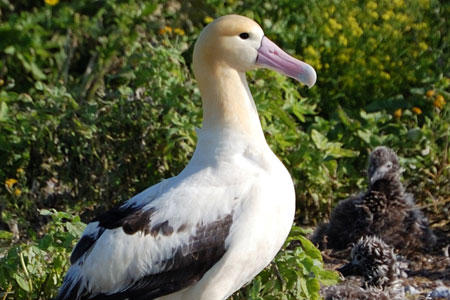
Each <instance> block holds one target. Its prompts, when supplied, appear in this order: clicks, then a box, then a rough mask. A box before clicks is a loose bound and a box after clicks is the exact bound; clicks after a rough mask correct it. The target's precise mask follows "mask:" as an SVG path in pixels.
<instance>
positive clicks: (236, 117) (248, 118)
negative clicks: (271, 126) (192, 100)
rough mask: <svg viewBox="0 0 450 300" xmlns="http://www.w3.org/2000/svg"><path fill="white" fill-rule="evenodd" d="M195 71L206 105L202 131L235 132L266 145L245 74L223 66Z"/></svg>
mask: <svg viewBox="0 0 450 300" xmlns="http://www.w3.org/2000/svg"><path fill="white" fill-rule="evenodd" d="M194 71H195V75H196V78H197V81H198V86H199V89H200V93H201V96H202V102H203V125H202V131H204V132H208V131H212V132H221V131H223V130H224V129H225V130H232V131H234V132H236V133H239V134H242V135H243V136H246V137H248V138H251V139H253V140H259V141H261V142H264V143H265V138H264V134H263V131H262V128H261V122H260V120H259V117H258V112H257V110H256V106H255V102H254V101H253V97H252V95H251V93H250V89H249V87H248V84H247V80H246V78H245V74H244V73H243V72H239V71H237V70H236V69H234V68H231V67H229V66H227V65H225V64H219V63H217V64H203V65H201V66H195V68H194Z"/></svg>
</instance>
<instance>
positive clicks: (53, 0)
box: [44, 0, 59, 6]
mask: <svg viewBox="0 0 450 300" xmlns="http://www.w3.org/2000/svg"><path fill="white" fill-rule="evenodd" d="M44 1H45V3H47V4H48V5H51V6H54V5H56V4H58V3H59V0H44Z"/></svg>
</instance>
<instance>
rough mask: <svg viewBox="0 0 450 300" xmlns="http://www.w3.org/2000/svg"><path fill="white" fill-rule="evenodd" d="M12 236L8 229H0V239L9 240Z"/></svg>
mask: <svg viewBox="0 0 450 300" xmlns="http://www.w3.org/2000/svg"><path fill="white" fill-rule="evenodd" d="M13 237H14V234H13V233H12V232H9V231H5V230H0V239H4V240H10V239H12V238H13Z"/></svg>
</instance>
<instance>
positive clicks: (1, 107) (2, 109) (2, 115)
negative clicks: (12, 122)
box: [0, 101, 9, 122]
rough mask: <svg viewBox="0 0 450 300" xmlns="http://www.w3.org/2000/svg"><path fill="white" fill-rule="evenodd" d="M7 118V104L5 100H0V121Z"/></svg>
mask: <svg viewBox="0 0 450 300" xmlns="http://www.w3.org/2000/svg"><path fill="white" fill-rule="evenodd" d="M8 120H9V117H8V105H7V104H6V101H1V104H0V122H6V121H8Z"/></svg>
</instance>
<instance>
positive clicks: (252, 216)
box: [56, 15, 316, 300]
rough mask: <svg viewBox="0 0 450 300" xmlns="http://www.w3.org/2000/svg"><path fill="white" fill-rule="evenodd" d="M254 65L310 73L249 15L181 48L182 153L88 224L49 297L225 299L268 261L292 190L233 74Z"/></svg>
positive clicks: (240, 79) (308, 79)
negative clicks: (184, 85) (188, 98)
mask: <svg viewBox="0 0 450 300" xmlns="http://www.w3.org/2000/svg"><path fill="white" fill-rule="evenodd" d="M258 67H265V68H269V69H273V70H276V71H278V72H281V73H283V74H285V75H287V76H290V77H293V78H295V79H297V80H299V81H301V82H303V83H305V84H307V85H308V86H312V85H314V83H315V80H316V73H315V71H314V69H313V68H312V67H311V66H310V65H308V64H306V63H304V62H301V61H299V60H297V59H295V58H293V57H291V56H289V55H288V54H286V53H285V52H284V51H283V50H281V49H280V48H279V47H278V46H276V45H275V44H274V43H273V42H271V41H270V40H269V39H268V38H267V37H265V36H264V33H263V30H262V29H261V27H260V26H259V25H258V24H257V23H255V22H254V21H253V20H250V19H248V18H246V17H242V16H237V15H228V16H224V17H221V18H218V19H216V20H215V21H214V22H212V23H210V24H209V25H208V26H206V27H205V28H204V30H203V31H202V32H201V34H200V36H199V38H198V40H197V42H196V44H195V48H194V57H193V69H194V74H195V77H196V79H197V82H198V85H199V88H200V92H201V96H202V102H203V111H204V114H203V125H202V128H201V129H200V130H198V144H197V147H196V149H195V152H194V155H193V157H192V159H191V161H190V162H189V164H188V165H187V166H186V168H185V169H184V170H183V171H182V172H181V173H180V174H179V175H178V176H175V177H172V178H169V179H167V180H164V181H162V182H160V183H159V184H156V185H154V186H152V187H150V188H148V189H146V190H144V191H143V192H141V193H140V194H138V195H136V196H134V197H132V198H131V199H130V200H128V201H127V202H125V203H124V204H122V205H120V206H116V207H115V208H113V209H111V210H110V211H108V212H106V213H105V214H103V215H101V216H99V217H97V218H95V219H94V220H93V221H92V222H91V223H89V224H88V226H87V227H86V229H85V231H84V233H83V235H82V237H81V239H80V241H79V242H78V244H77V245H76V246H75V248H74V250H73V252H72V255H71V259H70V260H71V263H72V265H71V267H70V269H69V271H68V272H67V275H66V277H65V279H64V282H63V285H62V286H61V288H60V290H59V294H58V296H57V298H56V299H58V300H63V299H155V298H158V299H164V300H176V299H179V300H181V299H183V300H190V299H192V300H194V299H195V300H202V299H203V300H219V299H226V298H227V297H228V296H230V295H231V294H232V293H233V292H235V291H236V290H238V289H239V288H240V287H242V286H243V285H244V284H245V283H247V282H249V281H250V280H251V279H252V278H253V277H254V276H256V275H257V274H258V273H259V272H260V271H261V270H262V269H263V268H264V267H266V266H267V265H268V264H269V263H270V261H271V260H272V259H273V258H274V256H275V255H276V253H277V252H278V251H279V250H280V248H281V246H282V244H283V242H284V240H285V239H286V237H287V235H288V233H289V230H290V228H291V225H292V222H293V218H294V212H295V193H294V186H293V183H292V179H291V177H290V175H289V173H288V171H287V170H286V168H285V167H284V166H283V164H282V163H281V162H280V160H279V159H278V158H277V157H276V156H275V154H274V153H273V152H272V151H271V149H270V148H269V146H268V145H267V142H266V140H265V138H264V134H263V131H262V128H261V123H260V121H259V118H258V113H257V110H256V106H255V103H254V101H253V98H252V95H251V93H250V90H249V88H248V85H247V81H246V78H245V72H246V71H249V70H252V69H255V68H258Z"/></svg>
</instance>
